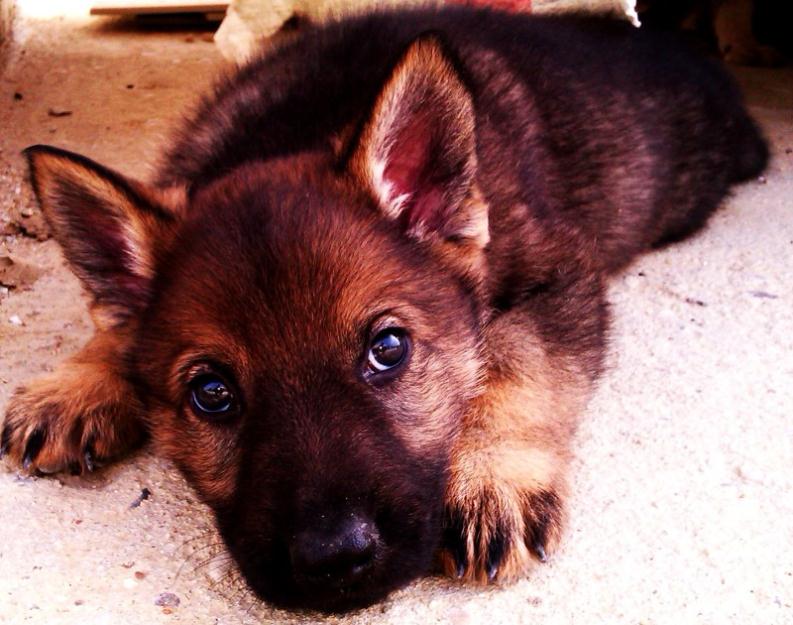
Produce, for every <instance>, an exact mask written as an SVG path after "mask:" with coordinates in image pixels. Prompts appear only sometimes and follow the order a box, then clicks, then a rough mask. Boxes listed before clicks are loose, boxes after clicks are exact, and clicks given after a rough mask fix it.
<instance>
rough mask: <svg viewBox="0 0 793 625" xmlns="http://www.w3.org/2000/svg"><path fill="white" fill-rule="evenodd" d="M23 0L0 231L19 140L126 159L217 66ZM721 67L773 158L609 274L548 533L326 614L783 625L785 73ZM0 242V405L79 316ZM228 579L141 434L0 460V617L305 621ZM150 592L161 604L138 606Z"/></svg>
mask: <svg viewBox="0 0 793 625" xmlns="http://www.w3.org/2000/svg"><path fill="white" fill-rule="evenodd" d="M24 4H25V3H23V11H22V13H23V16H22V19H21V20H19V21H18V23H17V27H16V36H17V45H16V47H15V48H14V49H13V50H12V54H11V57H10V58H9V59H8V62H7V65H6V68H5V72H4V74H3V75H2V77H0V102H2V105H1V106H0V128H1V129H2V130H1V131H0V227H2V224H3V223H5V222H7V221H9V220H12V221H13V220H16V221H22V222H26V220H28V222H29V221H30V220H35V214H34V215H33V216H32V217H23V216H21V215H20V211H24V212H25V213H28V212H29V210H30V208H31V207H32V203H31V200H30V194H29V191H28V189H27V188H26V186H25V182H24V175H23V169H22V161H21V159H20V157H19V154H18V153H19V150H20V149H21V148H23V147H25V146H26V145H29V144H32V143H52V144H56V145H59V146H62V147H66V148H69V149H73V150H78V151H80V152H83V153H86V154H87V155H90V156H92V157H94V158H96V159H98V160H99V161H101V162H104V163H107V164H109V165H111V166H114V167H117V168H120V169H122V170H123V171H125V172H127V173H130V174H133V175H137V176H145V175H146V174H147V167H148V166H149V165H150V164H151V163H152V162H153V160H154V157H155V155H156V153H157V149H158V146H160V145H161V143H162V141H163V140H164V137H165V132H166V129H167V128H168V127H169V126H170V125H171V123H172V122H173V121H174V120H175V119H177V118H178V116H179V115H180V112H181V111H182V110H183V107H184V106H185V105H187V104H188V103H190V102H191V101H193V100H194V99H195V96H196V94H197V93H198V92H200V90H201V89H202V88H203V87H204V86H205V85H206V84H207V83H208V82H209V80H210V79H211V76H212V75H213V73H214V71H215V70H216V69H217V66H218V65H219V63H220V60H219V57H218V54H217V52H216V51H215V49H214V46H213V45H212V44H211V43H210V42H208V41H206V40H205V37H204V35H205V33H201V32H198V33H191V32H184V31H179V32H153V31H150V32H146V33H137V32H133V31H131V30H129V29H125V28H121V27H118V26H112V25H110V24H109V23H108V22H103V21H97V22H92V21H88V20H86V19H84V18H79V19H78V18H63V17H61V18H58V17H51V18H49V19H40V18H38V17H35V16H36V15H41V10H40V9H41V8H42V7H44V6H46V5H47V3H45V2H43V0H40V1H34V0H28V2H27V4H28V5H29V6H28V9H27V10H25V8H24ZM56 4H58V3H50V7H51V6H52V5H56ZM741 80H742V82H743V83H744V84H745V85H746V87H747V90H748V93H749V100H750V102H751V104H752V109H753V110H754V112H755V113H756V115H757V117H758V118H759V119H760V120H761V122H762V123H763V125H764V126H765V128H766V131H767V133H768V135H769V137H770V138H771V140H772V142H773V145H774V152H775V159H774V162H773V165H772V167H771V169H770V171H769V172H768V174H767V177H766V178H765V179H761V180H760V181H757V182H752V183H750V184H747V185H745V186H744V187H743V188H741V189H740V190H739V191H738V192H737V193H736V194H735V196H734V198H732V199H731V200H730V201H729V202H728V203H727V206H726V207H725V210H723V211H722V212H720V213H719V214H718V216H717V217H716V218H715V219H714V220H713V223H712V226H711V227H710V228H709V229H708V230H707V232H705V233H704V234H703V235H702V236H700V237H698V238H697V239H695V240H693V241H690V242H687V243H685V244H683V245H679V246H677V247H675V248H674V249H669V250H667V251H664V252H662V253H657V254H654V255H651V256H648V257H646V258H644V259H643V260H641V261H640V262H639V263H637V264H635V265H634V266H632V267H631V268H630V269H629V270H628V271H627V272H626V273H625V274H624V276H622V277H621V278H619V279H617V280H616V281H615V284H614V286H613V289H612V300H613V302H614V312H615V315H614V316H615V323H614V340H613V350H612V355H611V360H610V363H611V370H610V373H609V374H608V375H607V376H606V378H605V379H604V381H603V383H602V386H601V389H600V391H599V393H598V394H597V396H596V398H595V400H594V402H593V403H592V405H591V408H590V410H589V411H588V414H587V415H586V418H585V419H584V421H583V426H582V428H581V431H580V434H579V436H578V439H577V455H578V461H577V462H576V465H575V484H576V486H575V489H574V494H573V497H572V510H571V522H570V525H569V528H568V531H567V535H566V539H565V541H564V545H563V548H562V549H561V551H560V552H559V553H558V554H556V555H555V557H553V559H552V560H551V562H550V563H549V564H547V565H544V566H539V567H537V568H536V569H535V570H534V571H532V573H531V575H530V576H529V577H528V578H527V579H525V580H524V581H521V582H519V583H517V584H514V585H510V586H506V587H503V588H491V589H479V588H471V587H461V586H459V585H458V584H454V583H452V582H447V581H444V580H439V579H428V580H423V581H420V582H418V583H416V584H414V585H412V586H411V587H410V588H408V589H406V590H404V591H402V592H399V593H397V594H395V595H394V596H393V597H392V598H391V599H389V600H388V601H386V602H385V603H383V604H381V605H377V606H375V607H373V608H371V609H369V610H366V611H363V612H360V613H358V614H354V615H351V616H349V617H347V618H346V619H335V618H333V619H328V620H327V621H326V622H336V621H339V622H344V623H393V624H410V623H416V624H422V625H425V624H429V623H456V624H461V625H463V624H466V623H480V622H481V623H494V624H495V623H510V624H512V623H543V624H545V623H548V624H550V623H570V622H573V621H575V622H578V623H586V624H594V623H620V624H622V623H625V624H644V625H650V624H660V623H708V624H717V623H718V624H720V623H740V624H746V623H757V624H764V625H771V624H781V623H793V607H792V606H793V557H792V555H791V554H793V487H792V486H793V472H792V471H791V461H792V460H793V420H791V412H793V309H792V308H791V303H793V280H791V278H790V273H791V269H792V268H793V153H791V148H793V71H791V70H774V71H771V70H754V71H742V72H741ZM15 93H16V94H20V95H19V96H16V97H15V96H14V94H15ZM48 110H52V111H53V112H55V113H57V112H64V111H71V114H70V115H64V116H60V117H53V116H52V115H50V114H48ZM26 223H27V222H26ZM9 252H10V253H11V255H12V256H13V257H14V258H15V259H16V260H18V261H23V262H25V263H28V264H30V265H32V266H33V267H34V268H36V269H38V270H40V271H41V275H40V277H39V278H38V280H37V281H36V282H35V283H34V284H33V285H32V287H31V288H29V289H27V290H25V289H14V290H12V291H10V292H8V293H6V292H2V291H0V411H2V410H4V407H5V405H6V403H7V401H8V400H9V398H10V395H11V392H12V390H13V389H14V388H15V387H16V386H17V385H18V384H19V383H21V382H22V381H24V380H26V379H28V378H31V377H33V376H35V375H37V374H39V373H41V372H43V371H47V370H49V369H50V368H51V367H52V366H53V363H55V362H57V361H59V360H60V359H62V358H63V357H64V356H65V355H66V354H68V353H70V352H72V351H74V350H75V349H77V347H78V346H79V345H80V344H81V343H82V342H83V341H84V340H85V339H86V337H87V336H88V335H89V332H90V327H89V322H88V319H87V317H86V314H85V304H84V299H83V297H82V295H81V293H80V289H79V286H78V285H77V282H76V280H75V279H74V278H73V276H72V275H71V274H70V273H69V272H68V270H67V269H66V268H65V267H64V264H63V261H62V259H61V256H60V253H59V251H58V248H57V246H56V244H55V243H54V242H53V241H52V240H50V241H46V242H39V241H36V240H35V239H32V238H29V237H26V236H21V235H6V236H3V237H2V238H0V256H1V255H3V254H4V253H9ZM144 488H147V489H149V491H150V492H151V497H150V498H149V499H148V500H146V501H143V503H141V504H140V505H139V506H137V507H131V504H133V502H135V501H136V498H138V497H139V495H140V493H141V490H142V489H144ZM229 580H230V578H229V576H228V575H227V574H226V559H225V558H224V556H223V554H222V553H221V551H220V549H219V547H218V538H217V536H216V534H215V533H214V531H213V529H212V526H211V520H210V518H209V515H208V513H207V511H206V509H205V508H204V507H203V506H202V505H200V504H198V503H197V502H196V500H195V497H194V496H193V495H192V493H191V492H190V491H189V489H188V488H187V487H186V485H185V484H184V482H183V481H182V479H181V478H180V477H179V476H178V475H177V473H176V472H175V470H174V469H173V467H171V466H169V465H168V464H167V463H165V462H163V461H162V460H160V459H157V458H155V457H154V456H152V454H151V453H149V452H148V451H146V450H144V451H143V452H141V453H139V454H137V455H136V456H134V457H133V458H131V459H129V460H127V461H125V462H123V463H121V464H120V465H117V466H115V467H113V468H110V469H108V470H106V471H104V472H102V473H100V474H99V475H98V476H96V477H94V478H92V479H79V478H34V477H25V476H20V475H18V474H17V473H16V472H15V471H12V470H8V469H6V470H0V623H3V624H5V623H9V624H10V623H15V624H16V623H36V624H38V623H41V624H47V625H55V624H60V623H64V624H72V623H73V624H85V623H113V624H115V623H124V624H128V625H135V624H141V625H143V624H145V625H152V624H156V623H202V624H203V623H209V624H218V625H219V624H224V625H225V624H235V623H253V622H264V623H284V622H296V623H305V622H315V621H318V620H321V619H319V618H318V617H314V616H310V615H308V616H296V615H290V614H287V613H284V612H278V611H273V610H271V609H270V608H268V607H267V606H262V605H261V604H259V603H258V602H256V601H255V600H253V599H252V598H251V597H250V596H249V595H248V594H247V593H246V591H245V590H244V588H242V587H241V586H240V585H239V584H238V583H236V582H234V581H233V578H231V581H229ZM162 593H173V594H174V595H176V596H177V597H178V599H179V605H178V606H175V605H173V604H174V603H175V602H174V601H173V598H172V597H171V598H170V599H171V601H170V602H169V601H167V599H168V597H166V601H165V603H166V605H156V603H157V602H158V598H160V599H161V600H160V601H159V603H163V601H162V597H161V594H162Z"/></svg>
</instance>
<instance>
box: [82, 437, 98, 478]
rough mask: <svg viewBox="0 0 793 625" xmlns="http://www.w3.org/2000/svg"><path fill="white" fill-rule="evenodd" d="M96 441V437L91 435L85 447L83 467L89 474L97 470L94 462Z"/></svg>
mask: <svg viewBox="0 0 793 625" xmlns="http://www.w3.org/2000/svg"><path fill="white" fill-rule="evenodd" d="M94 440H95V436H94V435H93V434H91V435H90V436H89V437H88V438H87V439H86V441H85V447H83V466H84V467H85V470H86V471H88V472H89V473H93V471H94V469H95V468H96V464H95V462H94Z"/></svg>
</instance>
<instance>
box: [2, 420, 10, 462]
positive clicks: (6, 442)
mask: <svg viewBox="0 0 793 625" xmlns="http://www.w3.org/2000/svg"><path fill="white" fill-rule="evenodd" d="M10 447H11V426H10V425H9V424H7V423H6V424H5V426H4V427H3V434H2V435H1V436H0V459H2V457H3V456H5V455H6V454H7V453H8V450H9V448H10Z"/></svg>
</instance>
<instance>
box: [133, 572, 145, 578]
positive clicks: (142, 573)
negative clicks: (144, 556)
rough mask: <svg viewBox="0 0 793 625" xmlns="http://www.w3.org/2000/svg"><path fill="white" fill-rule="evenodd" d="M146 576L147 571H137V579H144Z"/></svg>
mask: <svg viewBox="0 0 793 625" xmlns="http://www.w3.org/2000/svg"><path fill="white" fill-rule="evenodd" d="M144 577H146V573H144V572H143V571H135V579H143V578H144Z"/></svg>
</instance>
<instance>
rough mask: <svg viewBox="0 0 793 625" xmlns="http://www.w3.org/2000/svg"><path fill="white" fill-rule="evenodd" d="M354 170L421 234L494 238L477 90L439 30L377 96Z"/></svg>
mask: <svg viewBox="0 0 793 625" xmlns="http://www.w3.org/2000/svg"><path fill="white" fill-rule="evenodd" d="M351 165H352V170H353V172H354V173H355V174H356V175H357V176H358V178H359V179H360V180H361V181H362V182H363V184H364V185H366V186H367V187H368V188H369V189H370V191H371V192H372V193H373V195H374V196H375V197H376V198H377V200H378V202H379V204H380V208H381V210H382V211H383V212H384V213H385V215H386V216H387V217H389V218H392V219H394V220H397V221H399V222H400V223H401V224H403V225H404V227H405V229H406V231H407V232H408V233H409V234H411V235H412V236H416V237H418V238H432V237H440V238H441V239H447V240H450V239H452V240H459V239H469V240H473V241H475V242H477V243H478V244H479V245H480V246H484V244H485V243H487V240H488V235H487V232H488V226H487V207H486V205H485V204H484V202H482V201H481V199H480V197H479V194H478V193H477V192H476V188H475V182H474V176H475V173H476V165H477V163H476V136H475V117H474V107H473V102H472V99H471V94H470V93H469V92H468V90H467V89H466V87H465V86H464V85H463V83H462V81H461V80H460V77H459V75H458V74H457V71H456V70H455V68H454V66H453V65H452V63H451V62H450V60H449V58H448V57H447V56H446V54H445V52H444V50H443V47H442V45H441V42H440V41H439V40H438V38H437V37H436V36H434V35H425V36H422V37H420V38H419V39H417V40H416V41H414V42H413V43H412V44H411V45H410V47H409V48H408V49H407V51H406V52H405V54H404V55H403V57H402V59H401V60H400V62H399V63H398V64H397V66H396V68H395V69H394V71H393V73H392V74H391V77H390V78H389V79H388V81H387V83H386V85H385V87H384V88H383V90H382V91H381V93H380V95H379V96H378V98H377V101H376V102H375V105H374V109H373V111H372V113H371V115H370V117H369V119H368V120H367V122H366V123H365V125H364V127H363V131H362V133H361V137H360V142H359V144H358V146H357V147H356V150H355V152H354V153H353V158H352V161H351Z"/></svg>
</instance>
